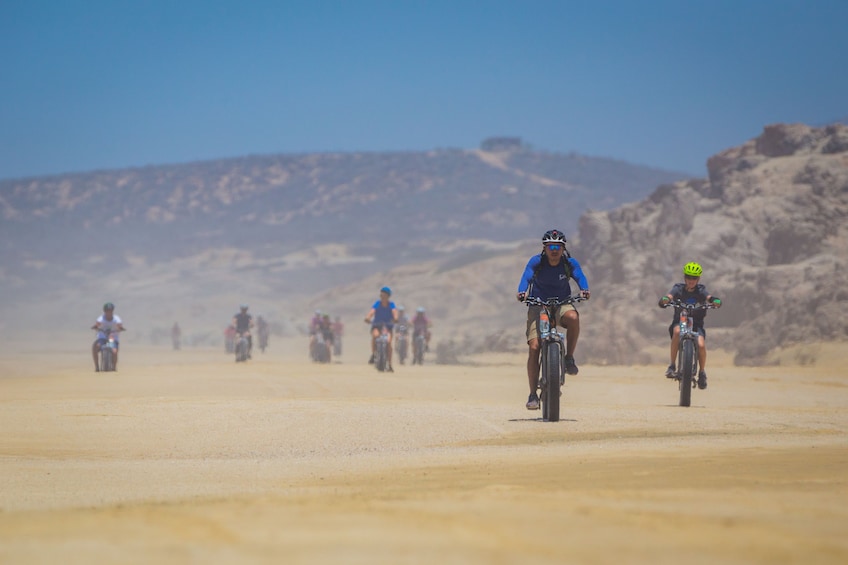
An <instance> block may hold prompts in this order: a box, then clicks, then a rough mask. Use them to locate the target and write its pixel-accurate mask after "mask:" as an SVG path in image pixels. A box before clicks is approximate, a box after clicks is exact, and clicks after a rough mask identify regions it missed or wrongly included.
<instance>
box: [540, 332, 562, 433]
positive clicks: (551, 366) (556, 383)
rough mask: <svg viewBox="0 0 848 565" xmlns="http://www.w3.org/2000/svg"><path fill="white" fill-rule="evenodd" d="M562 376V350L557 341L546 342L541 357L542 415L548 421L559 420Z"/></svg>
mask: <svg viewBox="0 0 848 565" xmlns="http://www.w3.org/2000/svg"><path fill="white" fill-rule="evenodd" d="M561 377H562V352H561V351H560V345H559V343H551V344H548V345H547V347H545V348H544V355H543V358H542V379H543V382H544V383H545V387H544V388H543V389H542V406H543V411H542V417H543V418H545V419H546V420H547V421H549V422H558V421H559V405H560V402H559V401H560V398H561V396H560V378H561Z"/></svg>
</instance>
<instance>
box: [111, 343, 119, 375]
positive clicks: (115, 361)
mask: <svg viewBox="0 0 848 565" xmlns="http://www.w3.org/2000/svg"><path fill="white" fill-rule="evenodd" d="M112 368H113V369H114V370H116V371H117V370H118V348H117V347H116V348H115V350H114V351H112Z"/></svg>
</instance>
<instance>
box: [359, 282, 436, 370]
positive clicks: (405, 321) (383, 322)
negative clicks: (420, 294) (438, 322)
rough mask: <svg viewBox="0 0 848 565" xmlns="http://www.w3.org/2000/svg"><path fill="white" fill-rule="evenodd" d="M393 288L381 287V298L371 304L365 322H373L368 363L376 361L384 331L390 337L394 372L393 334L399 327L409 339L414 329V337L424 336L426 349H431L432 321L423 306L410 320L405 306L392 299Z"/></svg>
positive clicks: (401, 332) (389, 351)
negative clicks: (379, 338)
mask: <svg viewBox="0 0 848 565" xmlns="http://www.w3.org/2000/svg"><path fill="white" fill-rule="evenodd" d="M391 296H392V289H391V288H389V287H387V286H384V287H383V288H381V289H380V298H379V300H377V301H376V302H374V304H372V305H371V309H370V310H369V311H368V314H367V315H366V316H365V323H366V324H371V357H370V358H369V359H368V363H374V358H375V354H376V349H377V338H378V337H380V335H381V334H383V333H384V332H385V333H386V335H387V339H388V348H387V353H388V366H387V367H386V370H387V371H388V372H390V373H391V372H394V369H393V368H392V350H393V347H392V342H393V335H394V334H395V333H396V332H395V329H397V333H398V336H399V337H401V338H403V339H407V338H408V336H409V330H410V328H411V329H412V339H413V341H414V340H415V338H416V337H418V336H419V335H420V336H423V337H424V347H425V351H429V350H430V336H431V333H430V327H431V326H432V323H431V322H430V319H429V318H428V317H427V313H426V310H425V308H424V307H423V306H419V307H418V308H417V309H416V311H415V316H414V317H413V318H412V320H410V319H409V318H408V317H407V315H406V309H405V308H404V307H403V306H400V305H395V303H394V302H393V301H392V300H391Z"/></svg>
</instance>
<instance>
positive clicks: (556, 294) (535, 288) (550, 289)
mask: <svg viewBox="0 0 848 565" xmlns="http://www.w3.org/2000/svg"><path fill="white" fill-rule="evenodd" d="M561 261H568V263H569V265H570V266H571V278H572V279H574V280H575V281H577V286H578V287H580V290H589V283H588V281H587V280H586V275H584V274H583V269H581V268H580V263H578V262H577V259H575V258H573V257H568V258H565V257H563V258H562V259H561ZM530 283H533V284H532V287H531V285H530ZM528 287H530V288H531V290H530V296H532V297H535V298H540V299H542V300H548V299H549V298H567V297H569V296H571V283H570V282H569V277H568V276H567V275H566V272H565V267H564V266H563V265H562V264H561V263H560V264H557V265H550V264H549V263H548V260H547V258H546V257H543V256H542V255H541V254H540V255H534V256H533V257H531V258H530V260H529V261H528V262H527V266H526V267H524V274H523V275H521V282H519V283H518V292H527V289H528Z"/></svg>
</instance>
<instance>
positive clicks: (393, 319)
mask: <svg viewBox="0 0 848 565" xmlns="http://www.w3.org/2000/svg"><path fill="white" fill-rule="evenodd" d="M566 243H567V240H566V238H565V235H564V234H563V232H562V231H561V230H558V229H552V230H548V231H546V232H545V233H544V235H543V236H542V251H541V253H539V254H537V255H533V256H532V257H531V258H530V260H529V261H528V262H527V265H526V266H525V268H524V272H523V273H522V275H521V279H520V281H519V283H518V292H517V295H516V296H517V298H518V300H519V301H522V302H524V301H526V300H527V299H528V298H534V299H538V300H542V301H547V300H550V299H554V298H558V299H566V298H568V297H570V296H571V292H572V290H571V282H570V281H571V280H574V281H575V282H576V283H577V286H578V289H579V295H580V296H581V297H582V298H583V299H584V300H588V299H589V298H590V297H591V293H590V291H589V283H588V281H587V280H586V276H585V274H584V273H583V269H582V268H581V266H580V263H579V262H578V261H577V259H575V258H574V257H572V256H571V254H570V253H569V252H568V250H567V249H566ZM702 274H703V268H702V267H701V265H700V264H698V263H696V262H689V263H686V265H685V266H684V267H683V279H684V280H683V282H679V283H676V284H674V285H673V286H672V288H671V290H670V291H669V292H668V293H667V294H666V295H664V296H662V297H661V298H660V299H659V302H658V305H659V306H660V307H662V308H665V307H667V306H669V305H671V306H674V315H673V319H672V322H671V324H670V325H669V328H668V332H669V337H670V338H671V347H670V360H671V362H670V364H669V366H668V369H667V370H666V372H665V376H666V377H668V378H676V377H677V367H675V362H676V359H677V353H678V347H679V341H680V340H679V336H680V328H679V322H680V317H681V308H680V307H679V306H678V305H679V304H707V303H710V304H711V305H712V306H714V307H716V308H719V307H721V300H720V299H719V298H717V297H715V296H713V295H712V294H710V293H709V292H707V289H706V287H705V286H704V285H703V284H701V282H700V280H701V275H702ZM391 296H392V290H391V289H390V288H389V287H387V286H384V287H383V288H381V289H380V298H379V300H377V301H376V302H374V304H373V305H372V306H371V309H370V310H369V311H368V314H367V315H366V316H365V323H367V324H370V326H371V357H370V358H369V360H368V362H369V363H374V355H375V349H376V343H377V338H378V337H380V336H381V335H383V334H387V337H388V344H389V347H388V351H387V353H388V367H387V370H388V371H390V372H393V371H394V369H393V368H392V347H391V344H392V338H393V335H395V334H397V335H398V336H404V337H405V336H406V335H407V333H408V332H409V331H410V329H411V330H412V334H413V339H414V338H415V337H417V336H419V335H423V336H424V342H425V347H426V348H427V350H429V345H430V335H431V334H430V327H431V326H432V324H431V322H430V320H429V318H428V317H427V315H426V312H425V309H424V308H423V307H418V308H417V310H416V312H415V316H414V317H413V318H412V319H411V320H410V319H409V318H407V316H406V311H405V309H404V307H403V306H398V305H396V304H395V303H394V302H393V301H392V300H391ZM540 311H541V307H540V306H536V305H531V306H530V307H529V308H528V309H527V324H526V330H525V336H526V338H527V345H528V356H527V381H528V386H529V387H530V395H529V397H528V398H527V402H526V404H525V407H526V408H527V409H528V410H538V409H539V404H540V403H539V397H538V394H537V393H536V390H537V388H538V383H539V370H540V362H539V349H540V340H539V338H540V329H539V316H540ZM692 316H693V330H694V331H695V332H696V333H697V335H698V381H697V384H698V387H699V388H701V389H705V388H707V374H706V363H707V349H706V330H705V329H704V318H705V317H706V310H696V311H695V312H694V314H693V315H692ZM556 318H557V322H558V323H559V326H560V327H562V328H563V329H564V330H565V336H566V338H565V342H566V347H565V349H566V351H565V359H564V365H565V372H566V373H567V374H569V375H576V374H577V373H578V367H577V363H576V362H575V360H574V352H575V350H576V348H577V341H578V338H579V336H580V315H579V312H578V311H577V308H576V307H575V306H574V305H573V304H564V305H561V306H559V307H558V308H557V310H556ZM253 327H254V322H253V317H252V315H251V314H249V313H248V305H247V304H242V305H241V306H240V311H239V312H238V313H237V314H235V315H234V316H233V319H232V322H231V324H230V326H229V327H228V331H229V330H231V331H232V334H233V336H234V337H235V336H241V335H244V336H246V337H247V340H248V355H250V351H252V348H253V340H252V335H251V330H252V329H253ZM256 327H257V330H258V333H259V335H260V340H261V339H263V337H264V338H265V339H266V340H267V335H268V324H267V322H265V320H264V319H263V318H262V317H261V316H260V317H258V318H257V321H256ZM92 329H94V330H96V331H97V337H96V339H95V341H94V343H93V344H92V357H93V359H94V370H95V371H100V366H99V361H98V353H99V351H100V348H101V347H102V346H103V345H104V344H105V343H106V341H107V340H109V339H112V340H114V343H115V345H114V354H113V368H115V369H117V361H118V343H119V336H120V332H122V331H124V330H125V329H126V328H124V326H123V322H122V321H121V318H120V317H119V316H117V315H116V314H115V305H114V304H112V303H111V302H107V303H106V304H104V305H103V314H102V315H100V316H99V317H98V318H97V320H96V322H95V324H94V325H93V326H92ZM174 329H175V330H176V331H178V326H177V325H176V324H175V328H174ZM343 332H344V326H343V324H342V322H341V318H340V317H338V316H337V317H336V319H335V321H334V322H333V321H331V320H330V316H329V315H328V314H325V313H322V312H321V311H320V310H319V311H316V312H315V315H314V317H313V318H312V320H311V321H310V328H309V333H310V350H312V348H313V345H314V344H315V343H316V342H317V341H319V340H320V341H321V342H323V343H324V344H326V345H327V350H328V355H329V356H330V358H331V356H332V353H331V352H335V353H336V355H339V354H340V353H341V336H342V334H343ZM172 335H173V334H172ZM265 343H266V344H267V341H266V342H265ZM177 347H178V346H176V345H175V348H177ZM263 350H264V348H263Z"/></svg>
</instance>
